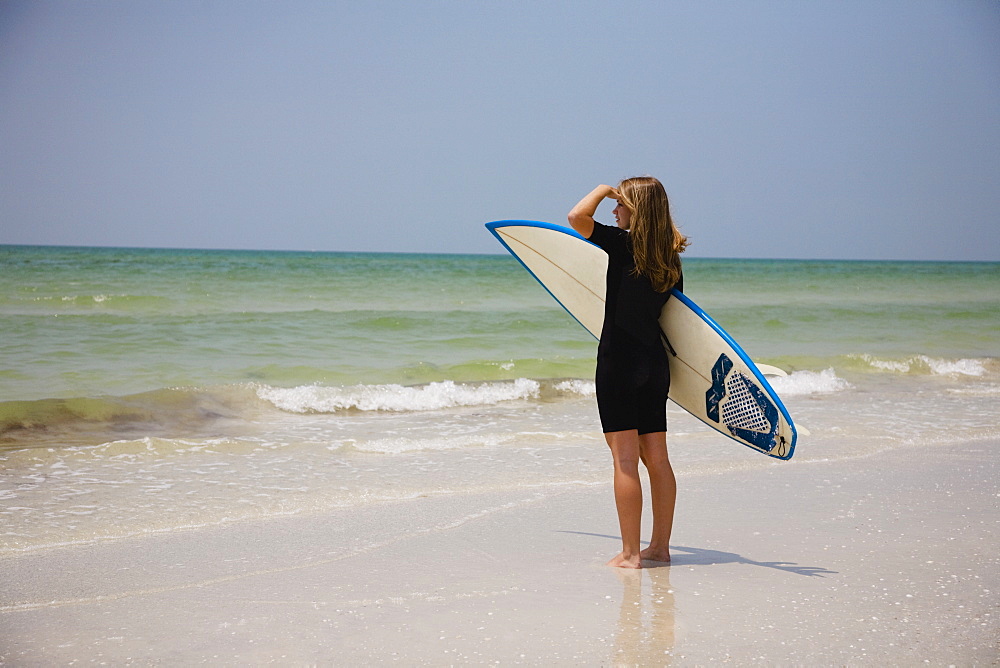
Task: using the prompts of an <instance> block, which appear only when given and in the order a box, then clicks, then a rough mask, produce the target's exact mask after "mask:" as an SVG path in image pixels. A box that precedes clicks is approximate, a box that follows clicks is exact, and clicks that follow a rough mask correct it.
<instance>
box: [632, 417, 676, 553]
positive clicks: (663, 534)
mask: <svg viewBox="0 0 1000 668" xmlns="http://www.w3.org/2000/svg"><path fill="white" fill-rule="evenodd" d="M639 456H640V457H641V458H642V463H643V464H645V465H646V469H647V470H648V471H649V485H650V496H651V497H652V505H653V535H652V538H650V541H649V547H647V548H646V549H645V550H643V551H642V552H641V555H640V556H641V558H643V559H649V560H650V561H660V562H667V561H670V532H671V531H672V530H673V527H674V507H675V506H676V503H677V480H676V479H675V478H674V469H673V467H672V466H671V465H670V458H669V456H668V455H667V434H666V433H665V432H662V431H661V432H656V433H652V434H643V435H642V436H639Z"/></svg>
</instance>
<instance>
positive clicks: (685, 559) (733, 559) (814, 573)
mask: <svg viewBox="0 0 1000 668" xmlns="http://www.w3.org/2000/svg"><path fill="white" fill-rule="evenodd" d="M558 533H570V534H576V535H578V536H595V537H597V538H607V539H609V540H616V541H620V540H621V536H608V535H605V534H599V533H587V532H586V531H559V532H558ZM643 543H644V544H647V545H648V543H647V542H646V541H643ZM670 552H671V561H670V563H669V564H662V566H663V567H667V566H709V565H712V564H746V565H747V566H760V567H762V568H773V569H774V570H778V571H785V572H787V573H794V574H795V575H805V576H807V577H824V576H826V575H835V574H836V573H837V571H832V570H829V569H827V568H822V567H819V566H799V565H798V564H795V563H793V562H789V561H754V560H753V559H747V558H746V557H744V556H742V555H739V554H736V553H735V552H722V551H720V550H705V549H702V548H698V547H684V546H683V545H671V546H670ZM650 566H651V567H653V568H656V567H659V566H657V565H656V564H655V562H650Z"/></svg>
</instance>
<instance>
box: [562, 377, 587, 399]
mask: <svg viewBox="0 0 1000 668" xmlns="http://www.w3.org/2000/svg"><path fill="white" fill-rule="evenodd" d="M555 388H556V389H557V390H558V391H560V392H565V393H566V394H582V395H583V396H587V397H590V396H594V395H595V394H597V386H596V385H595V384H594V381H592V380H579V379H571V380H564V381H560V382H558V383H556V385H555Z"/></svg>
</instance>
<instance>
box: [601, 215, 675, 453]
mask: <svg viewBox="0 0 1000 668" xmlns="http://www.w3.org/2000/svg"><path fill="white" fill-rule="evenodd" d="M590 241H591V242H593V243H594V244H596V245H597V246H599V247H600V248H602V249H603V250H604V251H605V252H606V253H607V254H608V274H607V297H606V300H607V301H606V302H605V307H604V327H603V330H602V332H601V342H600V344H599V345H598V347H597V374H596V385H597V408H598V412H599V413H600V416H601V427H602V429H603V431H604V433H608V432H614V431H626V430H629V429H637V430H638V432H639V434H649V433H653V432H660V431H666V430H667V392H669V390H670V367H669V366H668V364H667V352H666V350H665V349H664V347H663V341H662V339H661V334H660V325H659V322H658V321H659V317H660V311H661V310H662V309H663V305H664V304H666V303H667V299H669V298H670V291H669V290H668V291H667V292H657V291H656V290H654V289H653V286H652V284H651V283H650V281H649V279H648V278H646V277H645V276H636V275H635V274H634V273H633V270H634V268H635V260H634V259H633V257H632V250H631V247H630V246H629V242H628V232H626V231H625V230H623V229H620V228H618V227H610V226H608V225H602V224H601V223H595V224H594V231H593V232H592V233H591V235H590ZM674 287H676V288H677V289H678V290H683V289H684V278H683V276H682V277H681V279H680V280H679V281H678V282H677V284H676V285H675V286H674Z"/></svg>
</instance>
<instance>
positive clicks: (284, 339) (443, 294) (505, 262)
mask: <svg viewBox="0 0 1000 668" xmlns="http://www.w3.org/2000/svg"><path fill="white" fill-rule="evenodd" d="M0 269H2V271H0V326H2V330H3V332H4V336H3V338H2V340H0V360H2V363H0V467H2V470H0V516H2V520H0V554H2V553H4V552H6V553H11V552H19V551H24V550H34V549H39V548H43V547H47V546H53V545H58V544H66V543H76V542H87V541H95V540H109V539H116V538H120V537H123V536H130V535H141V534H146V533H150V532H160V531H174V530H179V529H183V528H185V527H197V526H207V525H212V524H219V523H224V522H229V521H237V520H241V519H248V518H258V517H270V516H277V515H285V514H300V513H311V512H321V511H323V510H324V509H329V508H334V507H350V506H355V505H359V504H372V503H380V502H384V501H386V500H392V499H400V498H411V497H417V496H422V495H443V494H464V493H471V492H480V491H490V490H498V489H512V488H518V489H519V488H530V489H537V490H540V491H542V492H544V491H545V490H558V489H561V488H565V487H566V486H572V485H597V484H604V483H605V482H606V481H607V480H608V475H609V474H608V466H609V464H608V455H607V452H606V446H605V445H604V442H603V437H602V436H601V435H600V433H599V432H600V428H599V423H598V421H597V414H596V407H595V404H594V397H593V383H592V380H591V376H592V373H593V368H594V361H593V360H594V355H595V352H596V342H595V341H594V340H593V339H592V338H591V337H590V336H589V335H588V334H587V333H586V332H585V331H584V330H583V329H582V328H581V327H580V326H579V325H578V324H577V323H575V322H574V321H573V320H572V319H571V318H570V317H569V316H567V315H566V314H565V313H564V312H563V311H562V310H561V309H560V308H559V307H558V306H557V305H556V304H555V303H554V302H553V301H552V300H551V298H550V297H549V296H548V295H547V294H546V293H545V292H544V291H543V290H542V289H541V288H540V287H539V286H538V285H537V284H536V283H535V282H534V281H533V280H532V279H531V278H530V277H529V276H528V275H527V273H526V272H524V270H523V269H522V268H521V267H520V265H519V264H518V263H517V262H516V261H514V260H513V259H512V258H509V257H506V256H447V255H391V254H373V255H365V254H318V253H265V252H224V251H168V250H127V249H72V248H28V247H2V248H0ZM685 274H686V281H685V282H686V286H687V291H688V295H689V296H691V297H692V298H693V299H694V300H695V301H697V302H698V303H699V304H700V305H701V306H702V307H703V308H705V309H706V311H708V312H709V313H710V314H711V315H712V316H713V317H714V318H715V319H716V320H717V321H718V322H719V323H720V324H721V325H722V326H723V327H725V328H726V329H727V331H729V333H730V334H732V335H733V337H734V338H736V340H737V341H739V342H740V343H741V344H742V345H743V346H744V347H745V348H746V350H747V351H748V352H749V353H750V354H751V356H753V357H754V358H755V359H757V360H758V361H761V362H766V363H768V364H774V365H777V366H780V367H782V368H784V369H786V370H787V371H789V372H790V374H791V375H789V376H787V377H784V378H775V379H773V382H772V384H773V386H774V388H775V389H776V391H777V392H778V394H779V395H780V396H781V397H782V398H783V399H784V401H785V403H786V405H787V407H788V409H789V412H790V413H791V415H792V418H793V419H794V420H795V422H796V423H797V424H798V425H800V426H803V427H805V428H806V429H807V430H808V432H809V434H810V435H808V436H800V439H799V443H798V446H797V449H796V454H795V457H794V458H793V460H792V462H790V463H784V462H777V461H775V460H772V459H770V458H767V457H764V456H761V455H760V454H757V453H754V452H752V451H751V450H749V449H747V448H743V447H742V446H740V445H738V444H736V443H734V442H732V441H729V440H728V439H725V438H723V437H721V436H719V435H717V434H716V433H715V432H712V431H711V430H709V429H708V428H706V427H704V426H703V425H701V424H700V423H698V422H697V421H695V420H694V419H692V418H690V417H689V416H687V415H686V414H684V413H683V412H682V411H680V409H677V408H676V407H674V406H671V408H670V423H671V427H670V428H671V435H670V443H671V452H672V458H673V459H674V461H675V466H676V468H677V471H678V474H679V476H681V477H682V478H683V477H684V476H692V475H715V474H719V473H724V472H734V471H740V470H745V469H750V468H759V467H765V466H790V465H791V466H794V465H806V464H808V463H809V462H816V461H823V460H829V459H839V458H845V457H864V456H867V455H870V454H872V453H874V452H878V451H880V450H884V449H890V448H904V447H907V446H909V445H914V444H936V445H940V447H944V448H947V447H962V445H963V444H965V443H968V442H970V441H986V440H990V439H993V440H996V438H997V437H998V436H1000V428H998V423H1000V420H998V418H1000V410H998V406H1000V402H998V398H1000V360H998V355H997V352H998V351H1000V334H998V332H1000V265H998V264H995V263H994V264H990V263H970V264H962V263H900V262H892V263H874V262H825V261H824V262H795V261H742V260H698V259H690V260H687V261H686V262H685Z"/></svg>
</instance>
